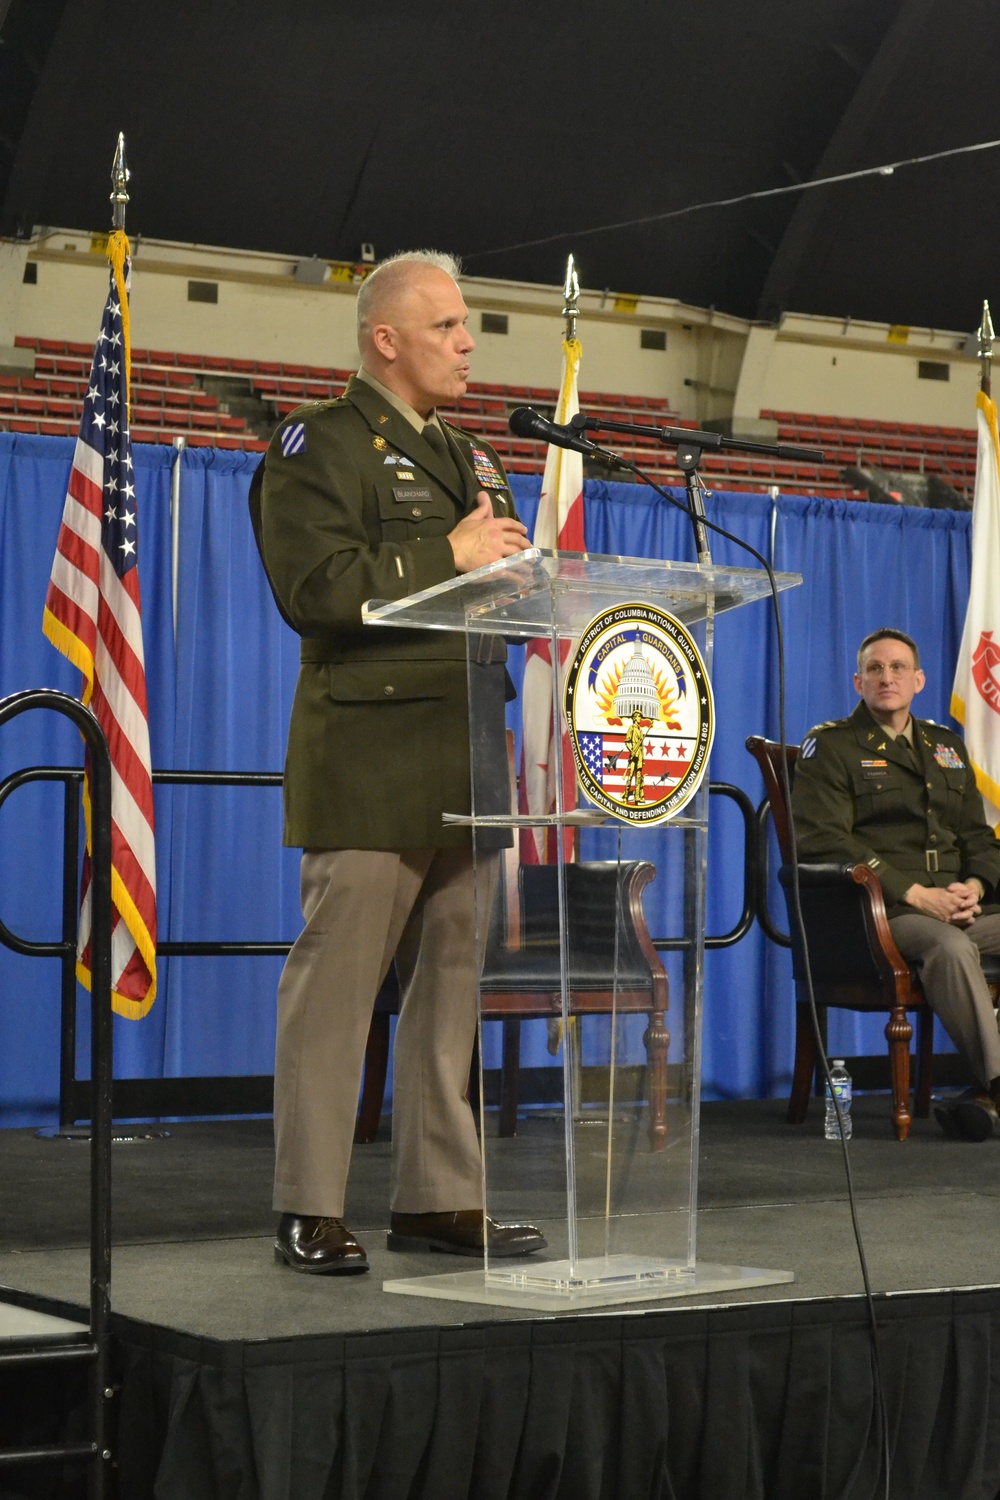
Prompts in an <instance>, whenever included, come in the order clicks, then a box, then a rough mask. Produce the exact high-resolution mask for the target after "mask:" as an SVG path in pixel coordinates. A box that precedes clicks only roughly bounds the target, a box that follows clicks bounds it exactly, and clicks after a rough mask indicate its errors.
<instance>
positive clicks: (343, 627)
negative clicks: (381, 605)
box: [259, 379, 514, 850]
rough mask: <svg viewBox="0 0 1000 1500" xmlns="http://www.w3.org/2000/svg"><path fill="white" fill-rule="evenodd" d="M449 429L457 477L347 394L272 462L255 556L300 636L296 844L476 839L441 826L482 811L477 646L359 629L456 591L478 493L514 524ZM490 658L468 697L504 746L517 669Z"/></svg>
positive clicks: (308, 422)
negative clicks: (457, 538)
mask: <svg viewBox="0 0 1000 1500" xmlns="http://www.w3.org/2000/svg"><path fill="white" fill-rule="evenodd" d="M442 426H443V428H444V430H445V434H446V438H447V442H448V445H449V448H450V450H451V454H452V457H453V458H454V460H455V461H456V463H457V470H458V472H457V475H456V473H455V472H454V467H455V466H454V465H452V466H451V467H449V465H448V464H447V463H446V462H445V461H443V459H442V458H441V457H439V455H438V454H436V453H435V451H434V450H433V448H431V447H430V446H429V445H428V444H427V443H426V442H425V440H424V439H423V438H422V437H421V436H420V434H419V433H418V432H417V431H416V429H415V428H414V427H413V426H412V425H411V424H410V423H409V422H407V421H406V419H405V418H404V417H403V416H401V415H400V414H399V412H397V411H396V410H395V408H394V407H392V406H390V405H389V404H388V403H387V402H385V401H384V400H383V398H382V397H381V396H380V395H379V393H378V392H377V391H376V390H375V389H374V388H373V387H372V386H369V385H367V384H366V383H365V382H364V381H360V380H357V379H352V380H351V382H350V383H349V385H348V387H347V390H346V392H345V394H344V396H342V397H341V398H340V399H338V400H335V401H324V402H318V403H316V404H314V405H310V406H303V407H299V409H298V410H297V411H295V412H293V413H292V414H291V416H289V417H287V418H286V419H285V421H284V422H282V423H281V425H280V426H279V427H278V429H277V431H276V432H275V434H274V437H273V438H272V440H271V443H270V446H269V448H268V451H267V456H266V458H265V460H264V464H263V478H262V486H261V492H260V537H259V540H260V546H261V555H262V557H263V560H264V564H265V567H266V570H267V573H268V578H269V581H270V583H271V587H272V589H273V591H274V593H275V597H276V599H277V600H278V602H279V604H280V606H281V608H282V613H283V614H284V615H285V618H286V619H287V620H288V621H289V623H290V624H291V625H292V626H293V628H294V629H295V630H297V631H298V633H299V634H300V636H301V637H302V642H301V648H300V662H301V666H300V670H299V678H298V683H297V686H296V690H295V699H294V703H293V706H292V717H291V724H290V727H289V735H288V752H287V757H286V761H285V783H284V805H285V831H284V839H285V843H286V844H291V845H295V846H298V847H301V848H329V849H393V850H395V849H413V848H444V847H452V846H455V845H465V844H468V843H469V841H470V840H469V832H468V830H467V829H464V828H454V827H451V828H449V827H447V826H445V825H442V821H441V815H442V813H443V812H446V811H447V812H453V813H454V812H457V813H468V812H469V810H470V790H469V779H470V778H469V728H468V693H469V686H468V682H467V671H466V644H465V636H464V634H462V633H459V632H445V631H438V630H433V631H432V630H419V631H418V630H402V629H396V628H390V627H384V626H365V625H363V624H362V621H361V606H362V605H363V604H364V603H365V602H366V601H367V600H370V599H400V598H402V597H404V596H405V595H408V594H414V593H417V592H418V591H419V590H421V589H427V588H431V587H432V586H433V585H435V584H438V583H442V582H444V581H445V580H446V579H449V578H454V577H455V561H454V555H453V553H452V550H451V544H450V543H449V541H448V533H449V532H450V531H452V530H453V529H454V527H455V526H456V525H457V523H458V522H459V521H460V520H461V518H462V516H463V515H466V514H467V513H468V512H469V511H470V510H472V509H474V507H475V503H476V495H477V493H478V491H479V490H480V489H485V490H487V491H488V492H489V493H490V495H491V496H492V499H493V508H494V513H495V514H497V515H511V516H512V515H514V509H513V501H512V498H511V494H510V490H509V487H508V482H507V477H506V475H505V473H504V470H503V465H502V463H501V461H500V459H499V458H498V456H497V454H496V453H495V452H494V451H493V449H492V448H490V447H489V445H488V444H487V443H484V442H483V441H482V440H481V439H479V438H473V437H471V436H470V435H469V434H468V433H466V432H463V431H461V430H460V429H459V428H457V427H453V426H451V425H450V424H448V423H443V424H442ZM477 468H478V477H477ZM494 476H495V477H494ZM482 646H483V650H482V651H481V652H480V660H481V661H484V665H481V666H479V667H476V668H473V669H472V675H473V677H474V678H475V682H474V685H473V690H474V691H475V692H476V693H477V695H478V696H479V699H480V701H481V702H482V703H483V704H488V705H491V707H490V709H489V711H491V712H495V715H496V723H497V734H498V736H499V739H500V741H501V744H502V741H503V701H504V692H505V682H506V681H507V678H506V672H505V669H504V667H503V659H504V658H505V655H506V652H505V649H504V646H503V642H502V641H501V640H500V639H499V637H494V638H485V639H484V641H483V643H482ZM477 715H478V710H477ZM503 782H504V790H505V791H506V776H505V775H504V776H503Z"/></svg>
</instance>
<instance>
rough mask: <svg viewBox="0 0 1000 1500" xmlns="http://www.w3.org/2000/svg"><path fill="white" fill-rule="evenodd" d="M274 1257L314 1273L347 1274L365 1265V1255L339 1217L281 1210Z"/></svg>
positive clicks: (297, 1269)
mask: <svg viewBox="0 0 1000 1500" xmlns="http://www.w3.org/2000/svg"><path fill="white" fill-rule="evenodd" d="M274 1258H275V1260H277V1261H284V1263H285V1265H286V1266H291V1268H292V1270H293V1271H307V1272H309V1273H311V1274H312V1275H314V1276H345V1275H347V1276H349V1275H351V1274H352V1273H353V1272H356V1271H367V1269H368V1257H367V1256H366V1255H365V1252H364V1250H363V1249H362V1248H361V1246H360V1245H359V1244H358V1242H357V1240H356V1239H355V1238H354V1236H353V1234H352V1233H351V1231H350V1230H349V1229H346V1228H345V1227H344V1222H343V1220H342V1219H330V1218H327V1217H325V1216H322V1217H319V1216H313V1215H311V1214H282V1216H281V1219H280V1220H279V1222H278V1235H277V1238H276V1239H275V1242H274Z"/></svg>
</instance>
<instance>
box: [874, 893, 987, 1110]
mask: <svg viewBox="0 0 1000 1500" xmlns="http://www.w3.org/2000/svg"><path fill="white" fill-rule="evenodd" d="M889 926H890V928H891V929H892V935H893V937H894V939H895V941H896V946H897V947H898V949H899V951H900V953H902V955H903V957H904V958H909V959H912V960H913V961H914V962H915V963H917V964H919V966H920V983H921V984H922V985H923V989H924V994H925V995H926V996H927V1000H928V1002H929V1004H930V1006H931V1009H932V1010H933V1011H934V1013H935V1014H936V1015H938V1016H939V1017H940V1018H941V1024H942V1025H943V1026H944V1029H945V1031H947V1033H948V1035H949V1036H950V1037H951V1039H952V1041H953V1042H954V1043H955V1046H956V1047H957V1048H958V1050H959V1052H961V1054H962V1056H963V1057H964V1058H965V1060H966V1062H967V1063H968V1064H969V1067H970V1068H971V1069H972V1072H973V1074H974V1075H975V1077H976V1079H977V1080H978V1082H979V1083H982V1084H988V1083H990V1082H992V1080H993V1079H994V1078H1000V1032H998V1031H997V1018H996V1012H995V1011H994V1009H993V1002H992V1000H991V998H990V991H989V987H988V985H987V983H986V980H985V979H984V978H983V971H982V968H981V967H980V963H979V955H980V953H1000V915H994V916H988V917H977V919H976V921H975V922H973V923H972V925H971V927H953V926H951V924H950V923H948V922H940V921H938V919H937V918H936V917H927V916H923V915H922V914H921V913H919V912H914V914H913V915H912V916H910V915H909V913H906V914H905V915H904V916H901V917H893V918H892V920H891V921H890V923H889Z"/></svg>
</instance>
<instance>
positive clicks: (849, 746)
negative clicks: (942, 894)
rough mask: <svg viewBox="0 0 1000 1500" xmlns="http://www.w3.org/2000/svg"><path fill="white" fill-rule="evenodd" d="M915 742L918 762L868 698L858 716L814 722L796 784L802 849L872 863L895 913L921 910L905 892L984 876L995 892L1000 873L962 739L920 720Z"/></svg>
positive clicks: (808, 856)
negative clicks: (889, 730) (913, 887)
mask: <svg viewBox="0 0 1000 1500" xmlns="http://www.w3.org/2000/svg"><path fill="white" fill-rule="evenodd" d="M913 741H914V751H915V756H916V765H914V764H913V763H911V762H910V760H909V757H908V755H907V753H906V752H905V751H904V750H902V749H901V748H900V747H899V745H898V744H897V742H896V741H895V739H893V738H892V737H891V736H890V735H887V734H886V733H885V732H884V730H883V729H882V728H881V726H880V725H879V724H878V723H877V722H876V720H875V719H874V718H873V717H872V715H871V714H870V713H869V712H868V709H867V708H866V706H865V704H864V703H859V704H858V706H857V708H856V709H855V710H854V712H853V713H852V714H851V716H850V718H847V719H836V720H834V721H833V722H832V723H829V724H817V726H816V727H815V729H810V731H809V733H808V735H807V736H806V737H805V739H804V740H803V741H802V748H801V750H800V751H799V757H798V760H797V762H796V766H795V782H794V785H793V788H792V810H793V813H794V815H795V834H796V845H797V848H798V851H799V855H800V857H801V858H802V859H805V860H814V861H824V862H825V861H836V862H840V861H844V862H845V863H846V862H850V863H852V864H868V865H871V866H872V868H873V869H874V870H875V871H876V872H877V874H878V876H879V878H880V879H881V881H882V887H883V890H884V891H885V900H886V908H887V910H888V914H889V916H890V917H898V916H901V915H902V914H903V913H904V912H908V911H912V909H913V908H912V907H908V906H906V905H905V903H904V902H903V897H904V895H905V894H906V892H907V891H908V890H909V888H910V886H911V885H914V884H917V885H927V886H947V885H950V884H951V883H952V881H954V880H967V879H968V878H969V876H970V875H977V876H978V877H979V879H980V880H981V881H982V882H983V885H984V886H985V887H986V891H985V898H984V899H986V900H989V899H990V898H991V897H992V896H993V894H994V891H995V888H996V886H997V884H998V882H1000V843H998V842H997V840H996V838H995V837H994V835H993V831H992V829H991V828H989V827H988V825H987V824H986V822H985V820H984V817H983V800H982V797H981V796H980V794H979V791H978V789H977V787H976V778H975V775H974V773H973V771H972V769H971V767H970V766H969V762H968V758H967V756H966V753H965V745H964V743H963V741H962V739H961V738H960V737H959V736H958V735H957V734H954V733H953V732H952V731H951V730H950V729H942V727H941V726H940V724H934V723H932V722H931V721H930V720H929V719H914V733H913ZM935 865H936V869H935V868H934V866H935ZM929 866H930V868H928V867H929Z"/></svg>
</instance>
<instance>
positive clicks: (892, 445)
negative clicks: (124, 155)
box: [0, 338, 976, 499]
mask: <svg viewBox="0 0 1000 1500" xmlns="http://www.w3.org/2000/svg"><path fill="white" fill-rule="evenodd" d="M17 343H18V345H19V346H20V347H22V348H27V349H31V350H33V352H34V359H35V364H34V374H33V375H30V376H29V375H25V374H3V373H0V429H7V430H9V431H11V432H30V433H45V434H51V435H53V436H74V435H75V434H76V431H77V428H78V426H79V421H80V414H81V411H82V407H83V399H84V396H85V395H86V391H87V383H88V376H89V373H90V362H91V357H92V353H93V351H92V349H91V348H90V346H89V345H85V344H76V343H65V342H59V341H57V340H52V339H30V338H18V340H17ZM350 374H351V372H350V371H349V370H338V369H332V368H328V367H317V366H313V365H295V364H281V363H279V362H277V361H266V360H251V359H226V358H224V357H221V356H216V355H200V354H199V355H189V354H177V353H173V352H171V351H170V350H161V349H133V350H132V391H131V399H132V437H133V439H134V440H135V441H136V442H140V443H143V442H145V443H172V442H173V441H174V439H175V437H183V438H184V440H185V442H187V443H189V444H192V445H195V446H201V447H217V448H243V449H250V450H256V451H260V452H263V450H264V449H265V448H266V446H267V438H268V437H269V436H270V433H271V431H273V428H274V426H275V423H276V422H278V421H280V420H281V418H282V417H285V416H287V415H288V413H289V412H291V411H294V410H295V408H296V407H297V406H301V405H302V404H303V402H306V401H324V400H329V399H331V398H332V397H334V396H339V395H340V394H341V393H342V392H343V389H344V386H345V384H346V382H347V380H348V379H349V377H350ZM555 401H556V392H555V390H553V389H551V388H540V387H536V386H514V385H495V384H493V385H491V384H482V383H476V382H473V383H471V384H470V385H469V389H468V393H467V395H466V397H465V399H464V400H463V401H462V403H461V405H460V406H459V407H457V408H456V409H455V410H454V411H453V412H452V413H450V415H451V416H452V417H453V419H454V420H456V421H458V422H459V423H460V424H461V425H462V426H465V427H468V428H469V430H470V431H472V432H480V433H482V435H483V436H484V437H485V438H487V439H488V440H489V442H491V443H492V444H493V445H494V447H495V448H496V449H497V451H498V452H499V453H500V454H501V456H502V457H503V460H504V463H505V464H506V466H507V468H508V469H509V470H510V471H511V472H513V473H528V474H531V473H539V472H540V471H541V469H542V466H543V464H544V460H545V448H544V445H543V444H540V443H535V442H526V441H524V440H522V439H519V438H515V437H512V436H511V434H510V432H509V430H508V427H507V418H508V416H509V414H510V412H511V410H512V409H513V408H514V407H515V406H520V405H532V406H536V407H538V408H539V409H541V410H542V411H544V412H550V411H551V409H552V408H553V406H554V404H555ZM580 404H581V406H583V407H584V409H585V410H587V411H588V412H590V413H592V414H594V415H604V416H606V417H608V418H614V419H616V420H619V421H628V422H634V423H636V424H637V425H641V426H646V427H650V428H654V427H659V426H672V427H686V428H693V427H695V426H696V425H697V424H696V423H694V422H691V421H685V420H684V419H682V418H680V417H679V416H678V415H677V414H676V413H675V412H673V411H671V409H670V405H669V403H668V402H667V401H666V400H664V399H662V398H656V397H652V396H650V397H645V396H621V395H615V394H609V393H607V392H603V391H582V392H581V393H580ZM761 416H762V417H769V418H771V419H773V420H774V421H776V422H777V424H778V435H779V439H780V441H782V442H784V443H795V444H799V445H801V446H803V447H809V448H822V449H823V450H824V452H825V454H826V462H825V463H822V464H803V463H787V462H777V461H774V460H772V459H770V458H758V457H751V456H749V455H746V454H739V453H726V452H715V453H713V452H711V451H707V452H706V453H705V454H704V456H703V458H702V462H701V471H702V474H703V475H704V477H705V480H706V483H707V484H708V485H709V487H710V488H713V489H727V490H758V491H759V490H762V489H768V488H770V487H771V486H777V487H778V488H780V489H782V490H785V491H789V492H791V493H794V494H807V495H827V496H835V497H841V498H858V499H864V498H866V491H865V490H863V489H858V488H856V487H855V486H854V484H853V483H852V478H856V476H849V475H846V474H845V470H848V469H851V468H857V467H863V466H875V467H877V468H880V469H883V470H889V471H894V472H897V473H904V474H906V473H910V474H914V475H916V474H936V475H938V476H939V477H940V478H941V479H943V480H945V481H946V482H947V483H949V484H950V485H952V486H953V487H954V489H956V490H957V491H958V492H959V493H960V494H963V495H965V496H967V497H971V494H972V486H973V481H974V478H975V468H976V434H975V431H974V430H972V429H969V430H966V429H964V428H958V427H930V426H918V425H917V424H916V423H906V422H878V421H874V420H870V419H864V418H853V417H850V418H849V417H824V416H809V415H803V414H801V413H798V412H788V411H763V412H762V413H761ZM609 441H610V434H609ZM613 446H614V447H615V449H616V451H618V452H620V453H622V454H623V455H624V457H626V458H628V459H629V460H631V461H632V462H633V463H635V464H637V465H639V467H641V468H642V469H643V470H645V471H646V472H647V473H648V474H649V475H650V476H651V477H652V478H653V479H655V480H656V481H657V482H658V483H661V484H664V483H670V484H677V483H678V482H679V481H680V476H679V474H678V471H677V469H676V466H675V465H674V464H673V462H672V458H673V451H672V449H671V448H670V447H663V446H660V445H659V444H658V443H657V440H656V438H655V436H654V435H653V432H652V431H651V432H650V434H649V435H648V436H646V435H645V434H630V435H623V434H615V436H614V443H613Z"/></svg>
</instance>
